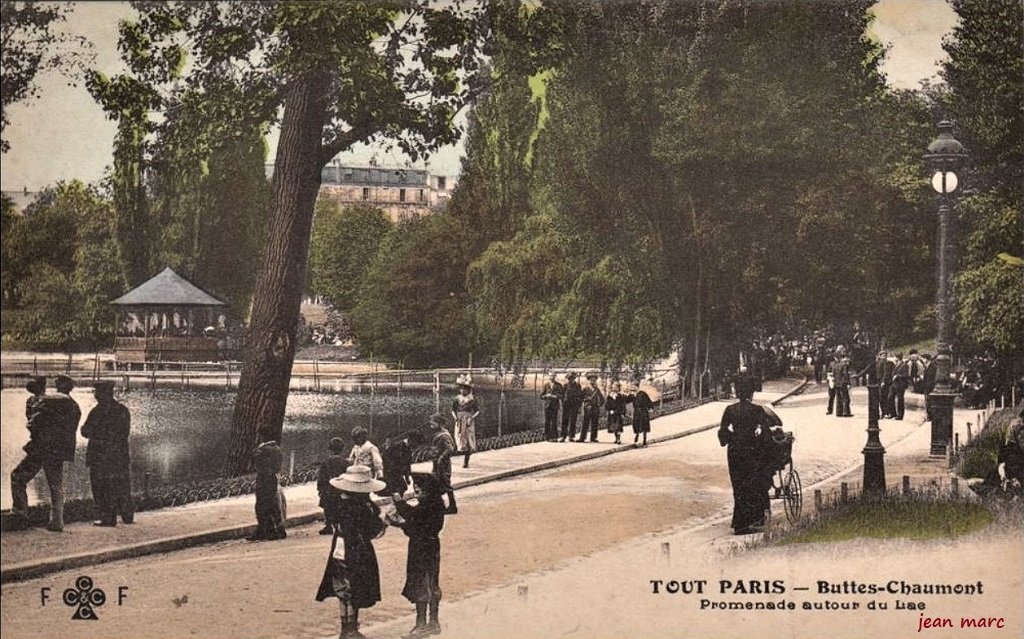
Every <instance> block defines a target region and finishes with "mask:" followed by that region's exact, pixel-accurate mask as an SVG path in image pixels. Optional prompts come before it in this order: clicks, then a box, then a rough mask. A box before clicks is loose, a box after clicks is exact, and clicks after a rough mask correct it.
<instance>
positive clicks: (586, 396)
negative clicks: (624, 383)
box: [579, 373, 604, 442]
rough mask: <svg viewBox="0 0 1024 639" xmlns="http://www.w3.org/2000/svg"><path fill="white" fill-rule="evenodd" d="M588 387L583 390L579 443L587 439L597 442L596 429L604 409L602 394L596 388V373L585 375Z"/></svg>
mask: <svg viewBox="0 0 1024 639" xmlns="http://www.w3.org/2000/svg"><path fill="white" fill-rule="evenodd" d="M587 381H588V382H589V384H588V386H587V387H586V388H585V389H583V425H582V426H581V427H580V438H579V441H580V442H583V441H586V439H587V433H588V432H589V433H590V441H591V442H596V441H597V427H598V425H599V424H600V422H601V410H602V409H603V408H604V394H603V393H602V392H601V389H600V388H598V387H597V373H587Z"/></svg>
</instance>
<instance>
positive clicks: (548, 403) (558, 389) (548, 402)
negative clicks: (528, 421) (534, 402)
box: [540, 371, 565, 442]
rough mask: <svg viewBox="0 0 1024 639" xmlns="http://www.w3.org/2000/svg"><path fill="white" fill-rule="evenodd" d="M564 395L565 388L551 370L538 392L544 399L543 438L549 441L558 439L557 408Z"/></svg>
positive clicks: (559, 406)
mask: <svg viewBox="0 0 1024 639" xmlns="http://www.w3.org/2000/svg"><path fill="white" fill-rule="evenodd" d="M564 396H565V388H564V387H563V386H562V385H561V384H560V383H559V382H558V374H557V373H555V371H551V374H550V375H549V376H548V381H547V382H545V383H544V388H543V389H542V390H541V393H540V398H541V399H542V400H544V439H546V440H548V441H549V442H553V441H555V440H556V439H558V410H559V408H561V405H562V398H563V397H564Z"/></svg>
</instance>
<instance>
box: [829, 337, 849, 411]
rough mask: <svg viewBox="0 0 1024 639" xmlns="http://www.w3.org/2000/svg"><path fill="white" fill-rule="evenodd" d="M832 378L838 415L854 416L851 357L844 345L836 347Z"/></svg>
mask: <svg viewBox="0 0 1024 639" xmlns="http://www.w3.org/2000/svg"><path fill="white" fill-rule="evenodd" d="M832 378H833V383H834V384H835V387H836V417H853V413H851V412H850V358H849V357H847V356H846V348H845V347H844V346H842V345H840V346H837V347H836V359H835V361H833V362H832Z"/></svg>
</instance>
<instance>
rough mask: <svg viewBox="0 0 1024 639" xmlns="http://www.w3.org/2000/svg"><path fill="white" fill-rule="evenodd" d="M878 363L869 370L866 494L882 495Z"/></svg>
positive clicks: (865, 469) (882, 458) (883, 466)
mask: <svg viewBox="0 0 1024 639" xmlns="http://www.w3.org/2000/svg"><path fill="white" fill-rule="evenodd" d="M875 366H876V364H872V365H871V366H870V367H869V370H868V441H867V443H866V444H865V445H864V450H862V451H861V452H862V453H863V454H864V494H865V495H874V496H881V495H884V494H885V447H884V446H882V441H881V440H880V439H879V438H878V434H879V433H880V432H881V429H880V428H879V427H878V413H879V408H878V375H876V374H875Z"/></svg>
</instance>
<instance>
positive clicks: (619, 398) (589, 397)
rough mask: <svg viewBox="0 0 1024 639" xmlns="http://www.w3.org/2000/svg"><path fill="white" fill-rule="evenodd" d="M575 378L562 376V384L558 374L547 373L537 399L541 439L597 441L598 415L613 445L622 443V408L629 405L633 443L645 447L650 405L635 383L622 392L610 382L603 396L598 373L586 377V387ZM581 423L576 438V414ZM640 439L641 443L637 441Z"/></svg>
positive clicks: (646, 395) (573, 375) (552, 440)
mask: <svg viewBox="0 0 1024 639" xmlns="http://www.w3.org/2000/svg"><path fill="white" fill-rule="evenodd" d="M578 377H579V375H577V374H576V373H575V372H572V371H570V372H569V373H567V374H566V382H565V384H562V383H561V382H559V381H558V374H557V373H555V372H551V373H550V375H549V377H548V380H547V381H546V382H545V383H544V387H543V389H542V390H541V394H540V398H541V400H542V401H544V438H545V439H546V440H547V441H550V442H554V441H559V442H565V441H578V442H584V441H587V437H588V435H589V441H591V442H596V441H597V431H598V428H599V426H600V422H601V417H602V413H603V414H604V415H603V416H604V417H605V424H606V427H607V430H608V432H609V433H610V434H612V435H613V436H614V437H615V443H616V444H621V443H622V431H623V426H624V424H625V417H626V407H627V405H632V406H633V421H632V427H633V443H634V444H637V443H639V444H640V445H641V446H647V434H648V433H649V432H651V409H653V408H654V402H653V401H652V400H651V396H650V395H648V394H647V392H646V391H644V390H642V389H641V388H640V385H639V383H637V382H634V383H633V384H632V385H631V388H630V392H629V393H628V394H627V393H623V392H622V386H621V384H620V383H619V382H613V383H612V385H611V388H610V389H609V391H608V395H607V396H605V395H604V394H603V393H602V392H601V389H600V388H599V387H598V385H597V380H598V374H597V373H595V372H589V373H587V374H586V376H585V377H586V378H587V385H586V387H584V386H582V385H581V384H580V383H579V382H578V381H576V380H577V378H578ZM559 412H561V417H562V419H561V431H559V419H558V417H559ZM581 413H582V415H583V423H582V424H581V425H580V429H579V439H576V423H577V421H578V419H579V416H580V414H581ZM641 438H642V442H641Z"/></svg>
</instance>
